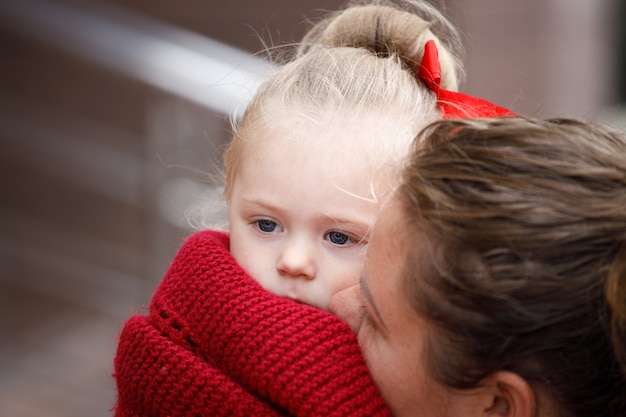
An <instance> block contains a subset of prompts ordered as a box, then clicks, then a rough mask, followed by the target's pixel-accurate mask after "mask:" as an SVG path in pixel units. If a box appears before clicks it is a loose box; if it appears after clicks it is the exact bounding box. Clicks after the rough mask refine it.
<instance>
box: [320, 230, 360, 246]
mask: <svg viewBox="0 0 626 417" xmlns="http://www.w3.org/2000/svg"><path fill="white" fill-rule="evenodd" d="M326 236H327V237H328V240H330V241H331V243H333V244H335V245H337V246H344V245H349V244H351V243H354V242H353V240H352V239H351V238H350V237H349V236H348V235H346V234H345V233H342V232H337V231H335V232H330V233H328V234H327V235H326Z"/></svg>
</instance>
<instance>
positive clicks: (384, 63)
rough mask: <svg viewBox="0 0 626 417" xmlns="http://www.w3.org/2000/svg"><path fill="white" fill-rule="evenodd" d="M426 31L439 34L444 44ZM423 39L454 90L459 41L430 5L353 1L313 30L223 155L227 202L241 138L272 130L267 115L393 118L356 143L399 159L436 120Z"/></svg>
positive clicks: (258, 98) (268, 84) (260, 94)
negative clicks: (390, 128) (424, 71)
mask: <svg viewBox="0 0 626 417" xmlns="http://www.w3.org/2000/svg"><path fill="white" fill-rule="evenodd" d="M431 29H437V30H439V32H441V34H442V38H441V39H440V38H439V37H438V36H437V35H435V32H433V30H431ZM444 35H445V36H444ZM428 39H434V40H435V41H436V43H437V44H438V46H439V53H440V56H441V69H442V78H443V79H444V81H443V82H442V87H443V88H447V89H456V88H457V87H458V85H459V83H460V79H461V77H462V72H463V71H462V67H461V64H460V58H459V56H460V47H459V45H460V41H459V36H458V34H457V32H456V30H455V29H454V26H453V25H452V24H451V23H450V22H449V21H448V20H447V19H446V18H445V17H444V16H443V15H442V14H441V13H439V12H438V11H437V10H436V9H435V8H434V7H433V6H431V5H429V4H427V3H424V2H421V1H409V0H406V1H398V2H391V1H370V2H358V3H355V2H353V3H349V4H348V5H347V6H346V8H345V9H343V10H340V11H337V12H334V13H330V14H329V15H328V16H327V17H326V18H325V19H323V20H321V21H320V22H318V23H317V24H315V25H314V26H313V27H312V29H311V30H310V31H309V32H308V33H307V35H305V37H304V39H303V41H302V43H301V44H300V47H299V48H298V50H297V53H296V55H295V58H294V59H293V60H292V61H291V62H288V63H287V64H285V65H283V66H281V67H279V68H278V69H277V70H276V71H275V72H274V73H273V74H272V75H270V76H269V78H268V79H267V80H266V81H265V82H264V83H263V84H262V85H261V87H260V89H259V90H258V91H257V93H256V94H255V96H254V97H253V99H252V100H251V102H250V103H249V105H248V107H247V108H246V110H245V112H244V114H243V116H242V118H241V120H240V121H239V122H238V123H237V124H235V125H234V126H233V129H234V135H233V138H232V140H231V142H230V144H229V145H228V148H227V149H226V152H225V156H224V165H225V169H226V184H225V190H224V193H225V197H226V199H228V198H229V196H230V193H231V191H232V186H233V181H234V178H235V177H236V173H237V168H238V163H239V161H240V158H239V157H240V155H241V152H242V149H243V147H244V144H245V142H246V140H247V139H248V138H249V137H251V136H253V133H254V130H255V129H257V128H258V127H259V126H262V125H263V123H265V124H266V125H271V124H272V120H271V119H269V116H270V115H274V113H273V112H272V110H270V109H276V108H278V109H282V110H284V111H286V112H289V114H296V115H300V116H302V117H305V118H308V119H316V118H320V117H324V116H325V115H328V114H332V113H335V114H336V113H340V114H348V113H349V112H351V113H353V114H361V115H364V114H367V115H368V116H371V115H372V114H382V115H385V116H388V117H394V118H396V119H397V121H398V130H397V131H394V132H381V135H380V138H379V140H372V141H371V142H370V143H360V144H359V145H360V146H363V147H366V148H369V149H372V154H375V153H376V152H377V151H376V149H378V150H380V149H384V151H383V152H379V154H380V155H381V161H383V160H384V161H383V162H381V165H384V164H389V163H391V162H390V161H398V160H399V159H400V158H401V157H402V156H404V155H405V154H406V152H407V151H408V147H409V145H410V142H411V141H412V139H413V137H414V135H415V134H416V133H417V132H418V131H419V130H420V129H421V128H422V127H424V126H426V125H427V124H428V123H430V122H432V121H433V120H436V119H438V118H440V117H441V115H440V112H439V110H438V108H437V103H436V99H435V97H434V94H433V93H432V92H431V91H429V90H428V89H427V88H426V87H425V86H424V85H423V84H422V83H421V82H420V81H418V80H417V78H416V77H415V70H416V65H418V64H419V62H420V61H421V57H422V55H423V46H424V43H425V42H426V41H427V40H428ZM374 117H376V116H374ZM355 140H358V138H355Z"/></svg>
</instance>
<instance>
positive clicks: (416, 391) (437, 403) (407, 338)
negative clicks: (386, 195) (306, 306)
mask: <svg viewBox="0 0 626 417" xmlns="http://www.w3.org/2000/svg"><path fill="white" fill-rule="evenodd" d="M403 232H404V229H403V222H402V219H401V216H400V208H399V206H398V204H397V203H395V201H394V200H393V199H391V200H390V201H389V202H387V203H386V204H385V205H383V207H382V208H381V210H380V213H379V217H378V219H377V221H376V224H375V226H374V228H373V231H372V236H371V240H370V245H369V248H368V251H367V258H366V261H365V268H364V273H363V276H362V278H361V279H360V282H359V284H358V285H355V286H353V287H351V288H348V289H346V290H344V291H342V292H341V293H338V294H337V295H336V296H335V297H334V298H333V300H332V302H331V307H330V310H331V312H333V313H334V314H336V315H338V316H339V317H341V318H342V319H343V320H344V321H346V322H347V323H348V324H350V326H351V328H352V330H353V331H354V332H355V333H356V334H357V336H358V339H359V344H360V346H361V348H362V350H363V355H364V357H365V359H366V361H367V364H368V367H369V369H370V371H371V373H372V377H373V378H374V381H375V382H376V384H377V385H378V387H379V388H380V391H381V394H382V395H383V397H384V398H385V399H386V400H387V403H388V404H389V406H390V408H391V410H392V411H393V414H394V416H397V417H405V416H421V417H431V416H432V417H435V416H437V417H440V416H442V417H443V416H445V417H447V416H460V415H466V416H471V415H476V416H478V415H482V416H484V415H508V414H507V413H508V412H509V411H510V410H511V407H510V406H509V403H508V402H506V401H505V400H506V398H505V396H504V395H502V394H501V393H500V391H499V387H500V381H498V380H496V379H494V380H493V381H492V380H490V381H485V384H484V386H482V387H481V388H478V389H475V390H466V391H464V392H462V393H461V392H459V391H456V390H452V389H450V388H448V387H444V386H442V385H441V384H439V383H437V382H436V381H435V380H434V379H433V378H432V377H431V376H430V375H429V373H428V370H427V368H426V361H425V357H424V349H425V347H426V343H427V342H428V325H427V323H426V322H425V321H424V320H423V319H421V318H420V317H418V315H417V313H416V312H415V311H414V310H413V309H412V308H411V306H410V305H409V301H408V299H407V297H406V295H405V292H404V291H403V286H402V285H401V283H402V278H403V276H402V269H401V268H402V265H403V263H404V252H403V248H404V247H406V244H407V243H408V242H409V240H408V238H407V236H406V233H403ZM415 243H417V242H413V244H415ZM417 244H419V245H421V246H419V247H418V249H421V250H422V251H423V252H424V259H425V260H426V259H427V256H428V255H427V252H426V247H425V246H426V244H425V243H423V242H420V243H417ZM418 273H419V271H418ZM504 377H508V375H504ZM503 398H504V400H503Z"/></svg>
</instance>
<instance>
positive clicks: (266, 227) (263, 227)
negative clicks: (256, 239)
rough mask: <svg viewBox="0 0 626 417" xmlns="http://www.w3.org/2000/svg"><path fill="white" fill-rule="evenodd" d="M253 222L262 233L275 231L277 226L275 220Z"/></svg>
mask: <svg viewBox="0 0 626 417" xmlns="http://www.w3.org/2000/svg"><path fill="white" fill-rule="evenodd" d="M255 223H256V225H257V227H258V228H259V230H260V231H262V232H263V233H272V232H275V231H276V229H277V228H278V225H277V224H276V222H273V221H271V220H257V221H256V222H255Z"/></svg>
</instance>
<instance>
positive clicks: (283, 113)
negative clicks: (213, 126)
mask: <svg viewBox="0 0 626 417" xmlns="http://www.w3.org/2000/svg"><path fill="white" fill-rule="evenodd" d="M410 125H411V124H410V123H409V122H408V121H406V120H401V119H400V118H399V117H397V116H394V115H392V114H391V112H385V111H381V110H380V109H364V108H361V109H358V110H356V109H352V108H341V107H326V108H318V109H308V110H305V109H302V108H289V107H287V106H276V107H270V108H268V109H267V110H266V111H265V112H264V114H263V115H261V117H259V118H257V120H256V121H255V122H254V123H251V126H250V127H251V129H247V132H248V134H247V135H246V136H247V137H245V138H244V139H245V140H246V141H250V143H256V144H260V145H263V144H269V143H270V142H281V141H292V142H297V143H299V144H301V145H305V146H312V147H315V146H316V145H321V146H329V147H334V148H338V149H341V148H345V149H347V150H348V149H351V150H352V151H356V152H359V151H368V150H372V149H373V150H376V151H378V150H379V149H381V148H402V149H404V148H405V147H406V145H407V144H408V143H409V142H411V141H412V139H413V137H412V136H413V132H411V128H410Z"/></svg>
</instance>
